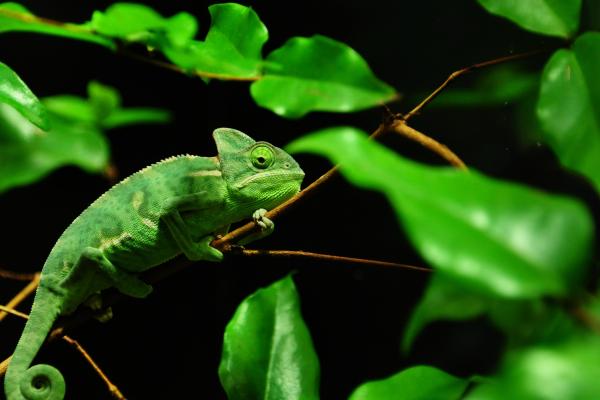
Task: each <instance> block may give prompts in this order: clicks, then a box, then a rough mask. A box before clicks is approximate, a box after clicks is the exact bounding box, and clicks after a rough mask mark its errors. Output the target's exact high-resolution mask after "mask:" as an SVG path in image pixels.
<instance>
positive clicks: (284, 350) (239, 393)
mask: <svg viewBox="0 0 600 400" xmlns="http://www.w3.org/2000/svg"><path fill="white" fill-rule="evenodd" d="M219 377H220V379H221V383H222V384H223V387H224V388H225V391H226V392H227V396H228V399H229V400H254V399H264V400H281V399H286V400H292V399H303V400H304V399H305V400H310V399H318V398H319V394H318V391H319V361H318V359H317V356H316V354H315V352H314V349H313V345H312V341H311V339H310V334H309V332H308V329H307V328H306V325H305V324H304V321H303V320H302V316H301V314H300V305H299V299H298V294H297V293H296V288H295V286H294V282H293V281H292V278H291V277H287V278H284V279H282V280H280V281H278V282H276V283H274V284H272V285H271V286H269V287H268V288H265V289H260V290H258V291H257V292H256V293H254V294H253V295H251V296H249V297H248V298H246V299H245V300H244V301H243V302H242V303H241V304H240V305H239V307H238V309H237V311H236V312H235V315H234V316H233V318H232V319H231V321H230V322H229V324H228V325H227V328H226V330H225V337H224V343H223V355H222V358H221V365H220V366H219Z"/></svg>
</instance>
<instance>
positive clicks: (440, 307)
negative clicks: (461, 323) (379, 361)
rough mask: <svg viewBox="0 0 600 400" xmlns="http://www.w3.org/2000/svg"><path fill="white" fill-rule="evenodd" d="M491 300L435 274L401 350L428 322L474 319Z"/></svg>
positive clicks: (411, 322) (413, 314) (408, 327)
mask: <svg viewBox="0 0 600 400" xmlns="http://www.w3.org/2000/svg"><path fill="white" fill-rule="evenodd" d="M488 303H489V299H487V298H485V297H484V296H481V295H479V294H477V293H474V292H472V291H469V290H465V288H464V287H461V286H460V285H457V284H456V283H454V282H452V280H451V279H449V278H448V277H446V276H445V275H444V274H443V273H441V272H436V273H434V275H433V276H432V278H431V280H430V281H429V284H428V285H427V290H426V292H425V295H424V296H423V297H422V298H421V300H420V301H419V304H418V305H417V306H416V307H415V309H414V310H413V313H412V315H411V317H410V320H409V322H408V325H407V327H406V330H405V331H404V337H403V339H402V350H403V351H405V352H406V351H408V350H409V349H410V347H411V345H412V343H413V342H414V339H415V338H416V336H417V335H418V334H419V332H421V330H422V329H423V328H424V327H425V326H426V325H427V324H429V323H431V322H433V321H436V320H466V319H471V318H475V317H477V316H479V315H481V314H483V313H484V312H485V311H487V308H488Z"/></svg>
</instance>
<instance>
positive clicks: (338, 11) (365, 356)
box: [0, 0, 592, 399]
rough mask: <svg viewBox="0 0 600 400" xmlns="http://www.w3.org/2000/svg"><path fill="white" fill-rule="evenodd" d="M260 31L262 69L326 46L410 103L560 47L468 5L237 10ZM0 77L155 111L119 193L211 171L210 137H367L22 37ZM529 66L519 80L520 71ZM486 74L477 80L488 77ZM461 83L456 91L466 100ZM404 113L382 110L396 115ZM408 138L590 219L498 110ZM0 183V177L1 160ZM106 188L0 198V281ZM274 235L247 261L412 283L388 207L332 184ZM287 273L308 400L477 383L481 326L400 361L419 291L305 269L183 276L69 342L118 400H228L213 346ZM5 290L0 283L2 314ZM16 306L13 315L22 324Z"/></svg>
mask: <svg viewBox="0 0 600 400" xmlns="http://www.w3.org/2000/svg"><path fill="white" fill-rule="evenodd" d="M23 4H25V5H26V6H27V7H28V8H29V9H30V10H31V11H32V12H34V13H36V14H38V15H40V16H45V17H48V18H53V19H57V20H61V21H73V22H80V21H84V20H87V19H89V16H90V15H91V13H92V11H93V10H94V9H104V8H105V7H106V6H108V5H109V4H110V2H107V1H106V2H105V1H85V2H83V1H65V0H60V1H59V0H55V1H52V2H49V1H28V2H24V3H23ZM146 4H149V5H152V6H153V7H155V8H156V9H157V10H159V11H160V12H161V13H162V14H163V15H171V14H173V13H175V12H178V11H183V10H185V11H188V12H191V13H193V14H194V15H195V16H196V17H197V18H198V19H199V21H200V36H201V37H202V36H203V35H204V34H205V33H206V30H207V28H208V26H209V18H208V12H207V9H206V8H207V6H208V5H209V4H210V3H209V2H204V1H194V2H183V1H169V2H165V1H154V2H146ZM245 4H246V5H251V6H252V7H253V8H254V9H255V10H256V11H257V12H258V14H259V16H260V17H261V19H262V21H263V22H264V23H265V24H266V26H267V28H268V29H269V33H270V39H269V42H268V43H267V45H266V46H265V49H264V52H263V54H268V52H270V51H271V50H273V49H275V48H277V47H279V46H281V45H282V44H283V43H284V42H285V40H287V39H288V38H290V37H292V36H310V35H313V34H316V33H319V34H323V35H327V36H331V37H333V38H335V39H338V40H340V41H342V42H344V43H346V44H348V45H350V46H351V47H353V48H354V49H355V50H357V51H358V52H359V53H360V54H361V55H362V56H363V57H364V58H365V59H366V60H367V62H368V63H369V65H370V66H371V68H372V69H373V71H374V72H375V73H376V74H377V76H378V77H379V78H381V79H382V80H384V81H385V82H387V83H389V84H391V85H392V86H394V87H395V88H396V89H397V90H398V91H400V92H401V93H403V94H404V95H405V98H406V99H414V98H415V96H416V95H418V94H419V93H426V92H427V91H430V90H432V89H433V88H435V87H436V86H437V85H438V84H439V83H440V82H441V81H443V79H445V78H446V76H447V75H448V74H449V73H450V72H452V71H454V70H456V69H458V68H461V67H465V66H467V65H470V64H473V63H476V62H480V61H484V60H488V59H492V58H496V57H500V56H505V55H508V54H511V53H518V52H523V51H529V50H532V49H538V48H541V47H546V46H552V45H560V43H559V42H557V41H555V40H551V39H547V38H544V37H541V36H535V35H533V34H529V33H527V32H524V31H522V30H520V29H519V28H517V27H516V26H513V25H512V24H510V23H509V22H507V21H504V20H502V19H500V18H496V17H493V16H491V15H488V14H487V13H486V12H485V11H484V10H483V9H481V8H480V7H479V6H478V5H477V3H476V2H475V1H468V0H463V1H452V2H448V1H422V2H412V1H411V2H409V1H391V0H388V1H385V0H370V1H337V0H336V1H331V0H327V1H326V0H323V1H319V2H312V1H298V2H286V1H252V2H246V3H245ZM0 60H1V61H2V62H5V63H6V64H8V65H9V66H11V67H12V68H13V69H14V70H15V71H17V73H19V74H20V76H21V77H22V78H23V80H24V81H25V82H27V84H28V85H29V86H30V87H31V89H32V90H33V91H34V92H35V93H36V94H37V95H38V96H40V97H43V96H49V95H54V94H62V93H71V94H77V95H82V96H83V95H85V88H86V85H87V82H88V81H89V80H92V79H95V80H98V81H100V82H102V83H105V84H108V85H111V86H114V87H116V88H118V89H119V90H120V91H121V93H122V97H123V100H124V105H125V106H151V107H164V108H167V109H169V110H171V111H172V112H173V115H174V120H173V122H172V123H171V124H169V125H162V126H161V125H156V126H151V125H147V126H139V127H128V128H121V129H115V130H113V131H110V132H109V133H108V135H109V138H110V142H111V147H112V161H113V163H114V164H115V165H116V166H117V168H118V170H119V174H120V177H125V176H127V175H129V174H131V173H133V172H135V171H136V170H138V169H140V168H142V167H144V166H146V165H148V164H150V163H152V162H155V161H157V160H160V159H162V158H165V157H167V156H170V155H175V154H181V153H192V154H198V155H214V154H215V149H214V145H213V143H212V140H211V136H210V133H211V131H212V130H213V129H214V128H216V127H221V126H228V127H234V128H237V129H240V130H242V131H244V132H247V133H248V134H250V135H251V136H252V137H254V138H255V139H260V140H267V141H270V142H272V143H274V144H276V145H280V146H282V145H284V144H286V143H288V142H289V141H291V140H292V139H294V138H296V137H299V136H300V135H302V134H304V133H306V132H308V131H312V130H316V129H320V128H324V127H327V126H332V125H340V124H344V125H354V126H357V127H360V128H362V129H364V130H366V131H372V130H374V129H375V128H376V127H377V125H378V124H379V122H380V121H381V118H382V116H383V115H384V113H383V111H382V110H381V109H372V110H367V111H363V112H359V113H354V114H331V113H313V114H310V115H308V116H307V117H305V118H303V119H301V120H287V119H283V118H280V117H278V116H276V115H274V114H273V113H271V112H270V111H268V110H265V109H262V108H259V107H258V106H256V105H255V104H254V103H253V101H252V99H251V98H250V96H249V90H248V84H246V83H232V82H217V81H215V82H211V83H210V84H209V85H206V84H204V83H203V82H202V81H201V80H199V79H191V78H188V77H186V76H184V75H180V74H177V73H174V72H172V71H168V70H165V69H160V68H157V67H155V66H152V65H149V64H145V63H142V62H139V61H135V60H131V59H128V58H125V57H123V56H119V55H116V54H113V53H111V52H109V51H108V50H106V49H104V48H101V47H98V46H94V45H92V44H87V43H80V42H76V41H70V40H67V39H61V38H55V37H43V36H39V35H32V34H5V35H1V36H0ZM543 62H544V57H543V56H542V57H537V58H532V59H529V60H527V61H521V62H519V63H520V65H521V66H523V68H526V69H532V70H535V69H537V68H540V67H541V66H542V65H543ZM485 73H486V71H480V72H476V73H475V74H485ZM473 79H474V76H472V75H471V76H468V77H464V78H461V79H460V80H459V81H458V82H457V83H456V84H455V86H468V85H469V83H470V82H472V80H473ZM413 105H414V104H413V103H412V102H411V101H408V100H404V101H401V102H399V103H395V104H392V105H391V107H392V109H393V110H394V111H396V112H406V111H408V110H409V109H410V108H412V106H413ZM412 124H413V125H414V127H415V128H417V129H419V130H421V131H423V132H425V133H427V134H429V135H431V136H433V137H435V138H437V139H439V140H440V141H442V142H443V143H445V144H447V145H448V146H449V147H450V148H452V149H454V150H455V151H456V152H457V153H458V154H459V155H460V156H461V157H462V158H463V160H465V161H466V163H467V164H468V165H469V166H471V167H473V168H477V169H479V170H482V171H484V172H486V173H488V174H491V175H494V176H498V177H503V178H506V179H511V180H517V181H522V182H527V183H529V184H532V185H535V186H538V187H542V188H545V189H548V190H553V191H560V192H575V193H576V194H577V195H579V196H583V197H584V198H586V199H587V200H588V201H592V200H590V199H592V195H590V193H591V192H590V191H589V188H587V187H586V185H585V183H583V182H582V181H579V180H573V178H571V177H568V176H566V175H565V173H564V172H561V171H560V170H559V168H558V166H557V164H556V162H555V160H554V158H553V156H552V154H551V153H550V152H549V151H548V150H547V149H545V148H544V147H540V146H534V147H528V146H524V145H521V144H520V143H519V141H518V139H517V137H516V133H515V129H514V114H513V105H512V104H506V105H505V106H503V107H496V108H486V109H472V110H447V111H439V110H425V112H424V113H423V114H422V115H420V116H418V117H416V118H414V119H413V121H412ZM384 141H385V142H386V143H387V144H389V145H390V146H391V147H393V148H394V149H396V150H397V151H399V152H400V153H402V154H404V155H406V156H409V157H412V158H415V159H417V160H421V161H424V162H428V163H439V164H441V162H440V161H439V160H438V159H437V157H435V156H433V155H431V154H428V153H427V152H426V151H424V150H422V149H421V148H420V146H418V145H416V144H414V143H410V142H408V141H406V140H403V139H399V138H386V139H384ZM297 160H298V161H299V162H300V164H301V165H302V166H303V168H304V170H305V172H306V180H305V182H306V183H308V182H311V181H312V180H314V179H315V178H317V177H318V176H319V175H320V174H322V173H323V172H325V171H326V170H327V169H328V168H329V165H328V163H327V162H326V161H325V160H323V159H320V158H316V157H309V156H305V155H299V156H297ZM0 167H1V160H0ZM109 186H110V184H109V182H108V181H107V180H106V179H104V178H103V177H101V176H94V175H89V174H86V173H85V172H83V171H81V170H79V169H77V168H74V167H66V168H62V169H60V170H57V171H55V172H53V173H52V174H51V175H49V176H48V177H47V178H46V179H44V180H42V181H40V182H38V183H36V184H34V185H30V186H27V187H23V188H18V189H14V190H11V191H10V192H8V193H5V194H3V195H1V196H0V223H1V225H2V230H1V231H0V232H1V233H0V235H2V241H1V242H0V243H1V244H2V251H1V252H0V254H1V255H0V265H1V266H2V267H5V268H10V269H13V270H17V271H35V270H39V268H40V266H41V265H42V264H43V262H44V259H45V257H46V255H47V253H48V252H49V250H50V249H51V247H52V245H53V243H54V241H55V240H56V238H57V237H58V236H59V235H60V233H61V232H62V231H63V229H64V228H65V227H66V226H67V225H68V224H69V222H70V221H71V220H72V219H74V218H75V217H76V216H77V215H78V214H79V213H80V212H81V210H83V209H84V208H85V207H86V206H87V205H88V204H89V203H91V202H92V201H93V200H94V199H95V198H96V197H98V196H99V195H100V194H101V193H103V192H104V191H105V190H106V189H107V188H108V187H109ZM276 225H277V227H276V234H275V235H273V236H271V237H270V238H268V239H265V240H263V241H261V242H259V243H256V244H255V247H260V248H267V249H302V250H308V251H315V252H324V253H330V254H337V255H347V256H355V257H365V258H373V259H383V260H392V261H397V262H402V263H409V264H415V265H422V266H425V265H427V264H426V263H425V262H424V261H423V260H421V259H420V258H419V256H418V255H417V254H416V253H415V251H414V250H413V249H412V248H411V246H410V245H409V244H408V243H407V240H406V238H405V236H404V235H403V233H402V230H401V227H400V226H399V224H398V223H397V220H396V218H395V216H394V214H393V212H392V211H391V208H390V207H389V206H388V204H387V202H386V200H385V198H384V197H383V196H381V195H378V194H376V193H371V192H366V191H362V190H359V189H357V188H354V187H352V186H350V185H348V184H347V183H345V182H344V181H343V180H342V179H336V180H335V181H333V182H331V183H330V184H328V185H327V186H325V187H323V188H322V189H321V190H320V192H319V193H318V195H316V196H314V197H312V198H311V199H309V200H307V201H305V202H303V203H301V204H298V205H297V207H295V208H294V209H293V210H292V211H291V212H289V213H287V214H286V215H285V216H283V217H281V218H278V219H277V221H276ZM290 271H296V272H297V273H296V274H295V276H294V279H295V281H296V283H297V286H298V289H299V292H300V296H301V301H302V310H303V315H304V318H305V320H306V322H307V324H308V326H309V329H310V331H311V334H312V337H313V340H314V344H315V347H316V351H317V353H318V356H319V358H320V362H321V395H322V398H324V399H341V398H346V397H347V396H348V395H349V394H350V392H351V391H352V390H353V388H355V387H356V386H357V385H359V384H360V383H362V382H364V381H366V380H370V379H377V378H382V377H385V376H387V375H390V374H392V373H394V372H397V371H398V370H400V369H402V368H405V367H407V366H409V365H414V364H418V363H425V364H429V365H435V366H438V367H440V368H443V369H445V370H447V371H449V372H451V373H454V374H457V375H461V376H467V375H470V374H475V373H476V374H485V373H488V372H491V371H492V370H493V368H494V366H495V365H496V362H497V358H498V356H499V354H500V352H501V350H502V345H503V340H502V336H501V335H500V334H499V333H498V332H496V331H495V330H494V329H493V328H492V327H491V325H490V324H489V323H487V322H486V321H485V320H484V319H479V320H476V321H471V322H467V323H447V322H439V323H435V324H433V325H431V326H430V327H428V328H427V329H426V330H425V331H424V332H423V334H422V335H421V336H420V338H419V339H418V340H417V342H416V344H415V347H414V349H413V351H412V352H411V353H410V354H408V355H402V354H401V352H400V350H399V343H400V339H401V334H402V332H403V327H404V326H405V323H406V321H407V319H408V318H409V316H410V312H411V309H412V308H413V307H414V306H415V304H416V303H417V301H418V299H419V297H420V295H421V294H422V293H423V289H424V287H425V285H426V282H427V279H428V275H427V274H426V273H422V272H412V271H408V270H384V269H381V268H377V267H367V266H357V265H342V264H335V263H322V262H315V261H306V260H298V261H295V260H281V259H266V258H265V259H243V258H240V257H229V258H228V259H227V260H226V261H225V262H223V263H222V264H210V263H198V264H196V265H193V266H192V267H190V268H188V269H186V270H184V271H182V272H180V273H178V274H176V275H175V276H173V277H171V278H169V279H167V280H165V281H163V282H160V283H159V284H157V285H156V286H155V291H154V293H153V294H152V295H151V296H150V297H149V298H147V299H145V300H127V301H125V302H122V303H120V304H118V305H117V306H116V307H114V318H113V319H112V321H111V322H109V323H107V324H100V323H98V322H96V321H90V322H88V323H86V324H84V325H83V326H81V327H79V328H77V329H75V330H73V331H72V332H70V333H71V335H72V336H73V337H75V338H76V339H77V340H79V341H80V342H81V343H82V344H83V345H84V346H85V347H86V348H87V350H88V351H89V352H90V353H91V354H92V356H93V357H94V358H95V360H96V361H97V362H98V363H99V364H100V366H101V367H102V368H104V370H105V371H106V372H107V374H108V375H109V377H110V378H111V379H112V380H113V382H114V383H115V384H117V385H118V387H119V388H120V389H121V390H122V391H123V393H124V394H125V395H126V396H127V397H128V398H131V399H179V398H201V399H204V398H206V399H222V398H225V395H224V392H223V391H222V389H221V386H220V383H219V380H218V376H217V366H218V363H219V359H220V351H221V344H222V334H223V330H224V327H225V325H226V323H227V321H228V320H229V318H230V317H231V316H232V314H233V312H234V310H235V308H236V306H237V305H238V304H239V302H240V301H241V300H242V299H243V298H245V297H246V296H248V295H249V294H251V293H252V292H254V291H255V290H256V289H258V288H259V287H262V286H266V285H268V284H270V283H271V282H273V281H275V280H277V279H279V278H281V277H284V276H285V275H286V274H288V273H289V272H290ZM17 290H18V287H17V285H16V284H15V283H13V282H6V281H0V293H1V294H2V296H1V299H0V300H2V301H7V300H8V299H9V298H10V297H12V295H13V294H14V293H16V291H17ZM26 309H27V306H23V310H26ZM21 328H22V322H21V321H20V320H17V319H15V318H8V319H6V320H5V321H3V322H2V324H1V331H0V332H1V333H0V349H1V350H2V352H1V353H0V356H1V358H5V357H6V356H8V354H10V351H11V349H12V348H13V346H14V344H15V343H16V341H17V338H18V335H19V334H20V330H21ZM38 359H39V360H40V361H45V362H48V363H51V364H53V365H55V366H56V367H58V368H59V369H60V370H61V371H62V372H63V374H64V376H65V378H66V380H67V387H68V396H67V398H69V399H107V398H109V397H110V396H109V394H108V392H107V391H106V389H105V387H104V385H103V383H102V382H101V381H100V379H99V378H98V377H97V376H96V375H95V373H94V372H93V371H92V369H91V368H90V367H89V366H88V365H87V364H86V363H85V361H84V360H83V359H82V358H81V357H80V356H79V354H77V353H76V352H75V351H73V350H72V349H70V348H69V347H68V346H67V345H65V344H64V343H63V342H61V341H58V342H55V343H54V344H52V345H48V346H45V347H44V349H43V350H42V352H41V353H40V355H39V357H38Z"/></svg>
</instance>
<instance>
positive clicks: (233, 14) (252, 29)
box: [161, 3, 268, 79]
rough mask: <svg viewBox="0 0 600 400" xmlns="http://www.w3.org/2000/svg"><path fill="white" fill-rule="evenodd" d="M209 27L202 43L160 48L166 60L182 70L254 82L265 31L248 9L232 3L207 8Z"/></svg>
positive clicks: (257, 72) (258, 72)
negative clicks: (247, 79) (209, 18)
mask: <svg viewBox="0 0 600 400" xmlns="http://www.w3.org/2000/svg"><path fill="white" fill-rule="evenodd" d="M208 9H209V11H210V15H211V25H210V29H209V31H208V34H207V35H206V39H205V40H204V41H199V40H192V41H189V42H188V43H186V44H185V45H182V46H169V45H163V46H161V49H162V50H163V51H164V53H165V55H166V56H167V58H169V59H170V60H171V61H172V62H173V63H175V64H177V65H178V66H180V67H181V68H183V69H185V70H189V71H196V72H199V73H205V74H213V75H216V76H215V77H218V75H222V78H223V79H226V78H254V77H256V76H257V75H259V74H260V69H261V66H262V56H261V51H262V47H263V45H264V44H265V42H266V41H267V39H268V33H267V28H266V27H265V26H264V24H263V23H262V22H261V20H260V18H259V17H258V15H257V14H256V13H255V12H254V10H252V9H251V8H250V7H244V6H242V5H239V4H235V3H225V4H215V5H212V6H210V7H209V8H208Z"/></svg>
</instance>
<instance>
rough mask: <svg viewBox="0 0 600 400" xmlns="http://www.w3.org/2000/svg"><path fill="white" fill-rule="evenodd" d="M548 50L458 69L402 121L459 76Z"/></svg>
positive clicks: (407, 118)
mask: <svg viewBox="0 0 600 400" xmlns="http://www.w3.org/2000/svg"><path fill="white" fill-rule="evenodd" d="M550 50H554V49H540V50H533V51H528V52H526V53H519V54H512V55H510V56H505V57H500V58H495V59H493V60H489V61H483V62H480V63H477V64H473V65H470V66H468V67H465V68H462V69H459V70H458V71H454V72H453V73H451V74H450V75H449V76H448V78H446V80H445V81H444V82H443V83H442V84H441V85H440V86H438V87H437V89H435V90H434V91H433V92H432V93H431V94H430V95H429V96H427V97H426V98H425V100H423V101H422V102H420V103H419V104H418V105H417V106H416V107H415V108H413V109H412V110H410V111H409V112H408V114H405V115H404V116H403V117H402V119H403V120H404V121H408V120H409V119H411V118H412V117H413V116H414V115H415V114H418V113H419V112H420V111H421V110H422V109H423V108H424V107H425V106H426V105H427V104H429V103H431V101H432V100H433V99H435V98H436V97H437V96H438V95H439V94H440V92H441V91H442V90H444V89H445V88H446V86H448V85H449V84H450V82H452V81H453V80H454V79H456V78H458V77H459V76H462V75H464V74H467V73H469V72H471V71H474V70H476V69H481V68H485V67H490V66H492V65H498V64H502V63H505V62H509V61H515V60H520V59H523V58H528V57H531V56H535V55H538V54H541V53H546V52H548V51H550Z"/></svg>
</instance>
